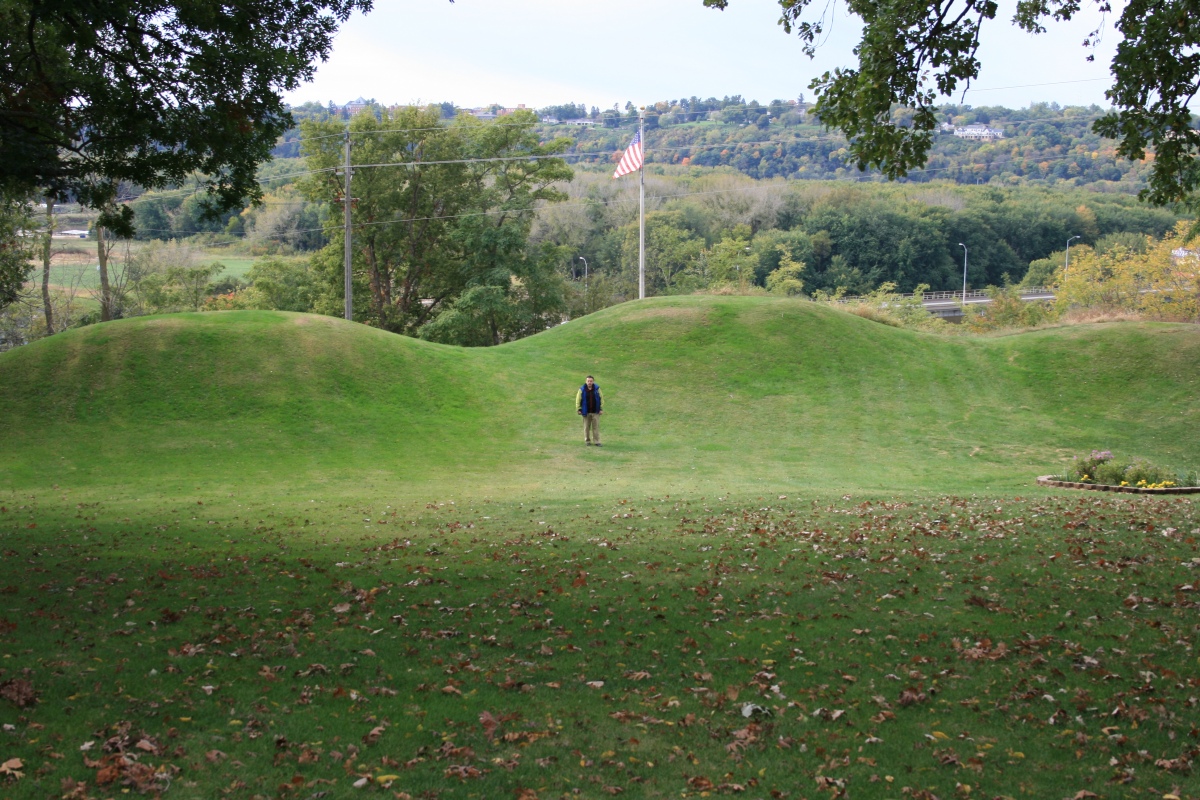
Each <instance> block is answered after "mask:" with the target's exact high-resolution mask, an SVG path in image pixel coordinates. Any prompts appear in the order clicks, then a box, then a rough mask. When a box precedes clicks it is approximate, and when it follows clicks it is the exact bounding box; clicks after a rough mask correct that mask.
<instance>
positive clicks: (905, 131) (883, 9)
mask: <svg viewBox="0 0 1200 800" xmlns="http://www.w3.org/2000/svg"><path fill="white" fill-rule="evenodd" d="M703 2H704V5H706V6H709V7H713V8H725V7H726V6H727V5H728V4H729V0H703ZM1086 2H1088V0H1019V2H1018V3H1017V11H1016V14H1015V16H1014V18H1013V20H1012V22H1013V23H1014V24H1016V25H1017V26H1019V27H1020V28H1022V29H1024V30H1026V31H1029V32H1030V33H1041V32H1043V31H1044V30H1045V28H1044V27H1043V25H1044V24H1045V23H1053V22H1066V21H1069V20H1071V19H1072V18H1073V17H1075V16H1076V14H1078V13H1079V11H1080V9H1081V8H1083V6H1084V4H1085V3H1086ZM1092 2H1094V4H1095V5H1096V7H1098V8H1099V9H1100V10H1101V11H1105V12H1108V11H1111V9H1112V3H1111V2H1110V0H1092ZM779 5H780V8H781V10H782V13H781V16H780V20H779V21H780V24H781V25H782V26H783V27H784V29H785V30H786V31H788V32H795V33H796V34H798V36H799V38H800V40H801V42H802V46H803V49H804V51H805V52H806V53H807V54H809V55H810V56H811V55H812V54H813V53H814V52H815V49H816V47H817V46H818V45H819V44H820V42H821V41H822V36H823V34H824V32H825V29H826V25H827V17H826V16H825V15H823V14H822V13H821V12H820V11H819V10H815V9H813V8H810V6H812V0H779ZM818 5H819V4H818ZM845 5H846V7H847V9H848V10H849V11H850V12H851V13H852V14H854V15H856V16H858V17H860V18H861V19H862V21H863V33H862V41H861V42H860V43H859V45H858V47H857V48H856V49H855V54H856V55H857V56H858V64H857V66H851V67H845V68H838V69H834V70H833V71H831V72H826V73H825V74H823V75H821V76H820V77H818V78H815V79H814V80H813V81H812V83H811V84H810V87H811V88H813V89H814V90H816V92H817V95H818V100H817V103H816V106H815V108H814V110H813V113H815V114H816V116H817V117H818V119H820V120H821V121H822V122H824V123H825V124H826V125H828V126H830V127H833V128H838V129H840V130H841V131H842V132H843V133H845V134H846V136H847V138H848V139H849V140H850V154H851V155H852V157H853V159H854V160H855V161H856V162H857V164H858V166H859V167H860V168H868V167H876V168H878V169H879V170H880V171H882V172H883V173H884V174H885V175H887V176H888V177H890V178H898V177H901V176H903V175H906V174H907V173H908V172H909V171H910V170H912V169H915V168H918V167H922V166H924V165H925V161H926V158H927V156H928V153H929V149H930V146H931V144H932V141H933V130H934V129H935V128H936V126H937V124H938V122H939V120H938V119H937V118H936V116H935V103H936V102H937V100H938V98H939V97H948V96H950V95H952V94H953V93H954V92H955V91H958V90H960V89H961V88H963V87H964V86H969V85H970V82H971V81H972V80H974V79H975V78H977V77H978V76H979V70H980V66H981V65H980V62H979V59H978V57H977V53H978V48H979V43H980V40H981V37H982V36H983V35H984V34H983V31H984V29H985V26H986V25H988V24H990V23H991V22H992V21H993V20H994V19H995V17H996V12H997V10H998V5H997V3H996V2H995V0H932V2H928V0H845ZM820 7H823V6H820ZM1196 10H1197V9H1196V3H1195V1H1194V0H1129V2H1126V3H1125V4H1124V7H1123V8H1122V9H1121V10H1120V12H1119V15H1118V16H1117V19H1116V23H1115V26H1114V27H1115V29H1116V32H1117V34H1118V35H1119V36H1120V37H1121V41H1120V43H1119V44H1118V46H1117V52H1116V56H1115V57H1114V58H1113V61H1112V75H1113V85H1112V87H1111V88H1110V89H1109V90H1108V91H1107V92H1106V96H1107V97H1108V99H1109V101H1110V102H1111V103H1112V105H1113V111H1111V112H1110V113H1108V114H1106V115H1104V116H1103V117H1101V118H1100V119H1099V120H1097V121H1096V123H1095V124H1094V130H1095V131H1096V132H1097V133H1099V134H1101V135H1103V136H1108V137H1111V138H1114V139H1117V140H1118V145H1117V153H1118V155H1120V156H1122V157H1124V158H1128V159H1135V160H1136V159H1141V158H1143V157H1145V156H1146V154H1147V152H1151V151H1152V152H1153V154H1154V161H1153V164H1152V166H1151V169H1150V173H1149V185H1148V186H1147V187H1146V189H1144V190H1143V191H1142V197H1143V198H1144V199H1146V200H1148V201H1150V202H1152V203H1155V204H1158V205H1165V204H1168V203H1173V202H1184V203H1187V204H1188V205H1189V206H1190V207H1191V208H1192V209H1197V208H1200V196H1198V189H1200V165H1198V164H1197V155H1198V154H1200V130H1197V129H1196V128H1195V127H1193V122H1192V112H1191V111H1190V109H1189V108H1188V106H1189V104H1190V103H1191V102H1192V100H1193V98H1194V97H1195V96H1196V91H1197V85H1198V84H1200V53H1198V52H1197V49H1198V47H1200V14H1197V13H1196ZM1101 35H1102V31H1101V30H1100V29H1097V30H1095V31H1093V32H1091V33H1090V34H1088V35H1087V36H1086V37H1085V40H1084V45H1085V47H1086V46H1090V45H1092V44H1094V43H1095V42H1096V41H1098V40H1099V38H1100V36H1101ZM1081 57H1082V56H1081ZM1088 57H1089V58H1090V56H1088ZM896 105H900V106H904V107H907V108H910V109H912V111H913V113H912V116H911V118H910V119H908V120H906V121H905V124H904V125H900V124H897V120H896V119H895V118H894V117H893V114H892V110H893V108H894V107H895V106H896Z"/></svg>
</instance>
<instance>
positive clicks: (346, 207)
mask: <svg viewBox="0 0 1200 800" xmlns="http://www.w3.org/2000/svg"><path fill="white" fill-rule="evenodd" d="M344 169H345V171H346V189H345V194H344V196H343V198H342V201H343V213H344V215H345V227H346V230H345V234H344V237H343V238H344V239H345V240H346V253H345V269H346V286H345V292H346V319H347V320H351V321H352V320H353V319H354V282H353V280H352V274H353V273H352V270H351V266H350V262H351V255H350V251H351V247H350V131H349V129H347V131H346V164H345V167H344Z"/></svg>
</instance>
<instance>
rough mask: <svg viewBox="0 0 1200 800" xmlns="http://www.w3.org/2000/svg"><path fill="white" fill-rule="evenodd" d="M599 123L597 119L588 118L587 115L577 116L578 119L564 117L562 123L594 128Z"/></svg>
mask: <svg viewBox="0 0 1200 800" xmlns="http://www.w3.org/2000/svg"><path fill="white" fill-rule="evenodd" d="M599 124H600V121H599V120H595V119H588V118H587V117H579V118H578V119H564V120H563V125H574V126H576V127H577V128H595V127H596V126H598V125H599Z"/></svg>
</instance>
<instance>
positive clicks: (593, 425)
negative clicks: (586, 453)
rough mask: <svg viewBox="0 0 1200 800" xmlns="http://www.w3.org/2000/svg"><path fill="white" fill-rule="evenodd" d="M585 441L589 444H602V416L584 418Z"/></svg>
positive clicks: (586, 416) (587, 415) (590, 415)
mask: <svg viewBox="0 0 1200 800" xmlns="http://www.w3.org/2000/svg"><path fill="white" fill-rule="evenodd" d="M583 441H584V442H586V443H587V444H600V415H599V414H586V415H584V417H583Z"/></svg>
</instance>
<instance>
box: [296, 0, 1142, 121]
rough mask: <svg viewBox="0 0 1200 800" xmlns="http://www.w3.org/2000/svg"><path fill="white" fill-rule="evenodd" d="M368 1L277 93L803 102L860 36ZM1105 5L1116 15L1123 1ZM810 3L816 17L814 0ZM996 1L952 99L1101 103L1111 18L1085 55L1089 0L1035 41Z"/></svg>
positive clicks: (758, 16) (534, 6) (772, 5)
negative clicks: (809, 52)
mask: <svg viewBox="0 0 1200 800" xmlns="http://www.w3.org/2000/svg"><path fill="white" fill-rule="evenodd" d="M1085 5H1086V4H1085ZM375 6H376V7H375V10H374V11H372V12H371V13H370V14H367V15H365V16H364V15H361V14H356V15H355V16H354V17H352V18H351V20H350V21H349V22H348V23H347V24H346V25H345V26H343V28H342V30H341V31H340V32H339V34H338V37H337V39H336V41H335V43H334V49H333V52H332V54H331V56H330V58H329V61H328V62H326V63H325V64H323V65H321V66H320V67H319V68H318V70H317V75H316V78H315V79H314V81H313V82H312V83H310V84H308V85H306V86H304V87H302V88H301V89H299V90H298V91H296V92H293V93H291V94H289V95H288V96H287V97H286V99H287V100H288V101H289V102H291V103H303V102H306V101H309V100H315V101H317V102H320V103H328V102H329V101H330V100H332V101H334V102H336V103H339V104H342V103H345V102H347V101H349V100H352V99H354V98H356V97H359V96H362V97H365V98H374V99H375V100H377V101H379V102H381V103H385V104H391V103H413V102H421V103H429V102H443V101H450V102H454V103H456V104H458V105H460V106H466V107H473V106H481V105H486V104H489V103H499V104H501V105H504V106H515V105H517V104H519V103H524V104H526V105H528V106H530V107H534V108H536V107H540V106H547V105H552V104H557V103H566V102H580V103H586V104H587V105H588V106H593V105H595V106H599V107H600V108H605V107H609V106H611V105H612V104H613V103H620V104H621V105H622V106H624V104H625V101H627V100H632V101H633V102H634V103H635V104H637V105H642V104H645V103H650V102H655V101H658V100H671V99H676V98H679V97H685V96H691V95H698V96H700V97H709V96H716V97H721V96H724V95H732V94H741V95H742V96H744V97H745V98H746V99H748V100H749V99H753V100H758V101H760V102H763V103H765V102H768V101H770V100H772V99H775V98H784V99H786V98H792V97H796V96H797V95H798V94H799V93H804V94H805V96H806V97H807V98H808V99H811V98H812V93H811V92H810V91H809V90H808V88H807V87H808V82H809V81H810V80H811V79H812V78H814V77H816V76H817V75H819V74H821V73H822V72H824V71H825V70H829V69H833V68H835V67H838V66H850V65H853V64H854V63H855V62H854V56H853V53H852V49H853V47H854V45H855V44H856V43H857V41H858V24H857V22H858V21H857V19H856V18H852V17H848V16H847V15H846V13H845V10H844V7H841V6H837V7H836V12H835V13H836V16H835V18H834V22H833V24H832V26H831V27H830V28H828V31H829V35H828V39H827V41H826V42H825V43H824V45H823V46H822V47H821V49H820V51H819V52H818V54H817V58H816V59H815V60H809V59H808V58H807V57H806V56H805V55H804V54H803V53H802V52H801V49H800V43H799V41H798V40H797V39H796V38H795V36H794V35H788V34H785V33H784V32H783V29H782V28H780V27H779V26H778V25H777V24H776V22H777V20H778V18H779V7H778V5H777V4H776V2H775V0H731V2H730V6H731V7H730V8H729V9H728V10H726V11H716V10H713V9H707V8H705V7H704V6H703V5H702V3H701V0H604V2H600V3H597V2H585V1H584V0H457V1H456V2H455V3H453V4H451V3H450V2H448V0H375ZM1114 6H1115V7H1116V11H1117V13H1119V11H1120V6H1121V4H1120V3H1114ZM813 7H814V8H816V9H817V10H818V13H819V11H820V9H822V8H823V7H824V6H823V5H822V0H814V3H813ZM1000 8H1001V10H1000V12H999V13H998V14H997V18H996V19H995V20H994V21H992V22H991V23H990V25H987V26H985V28H984V44H983V46H982V47H981V49H980V61H981V62H982V64H983V70H982V73H981V75H980V78H979V80H978V82H977V84H976V86H975V87H974V88H972V89H971V90H970V91H968V92H967V94H966V96H965V98H963V97H962V96H961V94H960V95H957V96H955V97H954V98H953V101H954V102H959V101H960V100H961V101H965V102H967V103H970V104H971V105H975V106H983V105H1004V106H1008V107H1010V108H1023V107H1026V106H1028V105H1029V104H1030V103H1031V102H1040V101H1047V102H1050V101H1055V102H1058V103H1060V104H1062V105H1076V104H1090V103H1096V104H1098V105H1100V106H1102V107H1107V105H1108V104H1107V102H1106V101H1105V98H1104V90H1105V89H1106V88H1108V86H1109V81H1108V65H1109V63H1110V62H1111V60H1112V54H1113V51H1114V49H1115V47H1116V44H1117V41H1118V35H1117V34H1116V32H1115V31H1113V30H1112V23H1113V21H1114V20H1115V15H1110V16H1109V19H1108V22H1107V26H1108V34H1107V36H1106V37H1105V39H1104V41H1103V42H1102V44H1101V46H1100V48H1099V49H1098V50H1097V51H1096V52H1095V56H1096V58H1095V61H1094V62H1091V63H1089V62H1088V61H1087V60H1086V56H1087V51H1085V50H1084V48H1083V47H1082V46H1081V45H1082V41H1083V38H1084V36H1085V35H1086V34H1087V33H1089V32H1090V31H1091V30H1093V29H1094V28H1095V27H1097V24H1098V23H1099V16H1098V15H1095V14H1093V13H1091V7H1090V6H1088V7H1087V10H1086V13H1085V14H1084V15H1081V17H1080V18H1078V19H1076V20H1073V21H1072V22H1069V23H1053V22H1051V23H1048V24H1047V25H1046V27H1047V28H1048V31H1047V32H1046V33H1044V34H1041V35H1038V36H1031V35H1029V34H1026V33H1024V32H1022V31H1020V30H1019V29H1017V28H1016V27H1015V26H1013V25H1011V24H1010V22H1009V21H1010V20H1011V18H1012V13H1013V9H1014V8H1015V0H1000ZM810 13H811V12H810Z"/></svg>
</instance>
